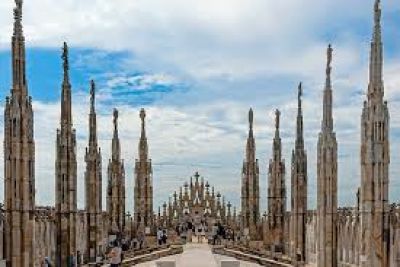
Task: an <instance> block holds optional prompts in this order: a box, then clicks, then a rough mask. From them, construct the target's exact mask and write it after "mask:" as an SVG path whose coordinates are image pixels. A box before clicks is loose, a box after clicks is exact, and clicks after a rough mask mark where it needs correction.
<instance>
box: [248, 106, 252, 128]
mask: <svg viewBox="0 0 400 267" xmlns="http://www.w3.org/2000/svg"><path fill="white" fill-rule="evenodd" d="M249 124H250V129H252V128H253V109H252V108H250V111H249Z"/></svg>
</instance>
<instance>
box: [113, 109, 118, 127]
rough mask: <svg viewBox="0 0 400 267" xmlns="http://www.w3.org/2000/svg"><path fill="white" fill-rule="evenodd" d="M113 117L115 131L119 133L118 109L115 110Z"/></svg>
mask: <svg viewBox="0 0 400 267" xmlns="http://www.w3.org/2000/svg"><path fill="white" fill-rule="evenodd" d="M113 117H114V120H113V122H114V131H115V132H117V131H118V109H116V108H114V112H113Z"/></svg>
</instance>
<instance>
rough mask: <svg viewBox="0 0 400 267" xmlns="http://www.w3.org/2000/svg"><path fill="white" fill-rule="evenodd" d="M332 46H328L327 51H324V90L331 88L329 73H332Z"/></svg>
mask: <svg viewBox="0 0 400 267" xmlns="http://www.w3.org/2000/svg"><path fill="white" fill-rule="evenodd" d="M332 52H333V49H332V46H331V44H329V46H328V49H327V51H326V56H327V60H326V82H325V85H326V89H327V90H328V89H330V88H331V72H332V66H331V64H332Z"/></svg>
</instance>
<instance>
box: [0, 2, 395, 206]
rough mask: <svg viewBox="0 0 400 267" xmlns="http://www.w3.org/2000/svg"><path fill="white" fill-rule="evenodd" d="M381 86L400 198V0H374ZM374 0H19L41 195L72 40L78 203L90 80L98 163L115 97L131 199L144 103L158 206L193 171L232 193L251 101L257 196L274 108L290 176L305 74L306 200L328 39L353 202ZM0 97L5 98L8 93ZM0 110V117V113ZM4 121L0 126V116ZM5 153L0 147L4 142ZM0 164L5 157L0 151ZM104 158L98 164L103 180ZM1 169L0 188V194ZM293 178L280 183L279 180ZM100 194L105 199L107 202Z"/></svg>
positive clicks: (1, 45) (5, 68)
mask: <svg viewBox="0 0 400 267" xmlns="http://www.w3.org/2000/svg"><path fill="white" fill-rule="evenodd" d="M13 2H14V1H12V0H7V1H2V2H1V3H0V13H1V14H2V15H1V16H0V99H3V100H4V99H5V96H6V95H7V94H8V93H9V89H10V77H11V72H10V36H11V33H12V8H13V5H14V3H13ZM382 2H383V3H382V4H383V27H384V42H385V84H386V98H387V99H388V101H389V104H390V110H391V152H392V154H391V158H392V162H391V166H390V174H391V175H390V179H391V184H390V199H391V201H393V202H394V201H396V202H399V201H400V194H399V192H400V178H399V174H400V173H399V172H400V158H399V156H398V155H397V153H396V148H397V147H398V146H399V143H400V116H399V115H398V114H396V112H395V111H396V110H398V109H399V108H400V75H399V73H400V32H399V31H398V29H396V26H397V27H398V25H400V16H399V14H400V13H399V11H400V2H399V1H397V0H384V1H382ZM372 9H373V0H368V1H366V0H351V1H348V0H347V1H345V0H338V1H329V0H307V1H306V0H301V1H298V0H285V1H272V0H249V1H242V0H219V1H213V0H204V1H198V0H186V1H181V0H169V1H161V0H138V1H129V0H115V1H112V2H110V1H107V0H96V1H90V3H89V2H88V1H79V0H60V1H58V3H57V5H54V1H52V0H40V1H39V0H32V1H26V3H25V4H24V26H25V28H24V29H25V36H26V40H27V61H28V63H27V64H28V81H29V92H30V94H31V95H32V97H33V99H34V107H35V130H36V131H35V135H36V149H37V152H36V159H37V164H36V168H37V169H36V183H37V184H36V188H37V203H38V204H40V205H52V203H53V202H54V190H53V188H54V150H55V136H56V135H55V134H56V128H57V126H58V120H59V109H60V108H59V95H60V83H61V77H62V73H61V59H60V54H61V46H62V42H63V41H67V42H68V43H69V45H70V61H71V79H72V85H73V90H74V97H73V101H74V103H73V104H74V106H73V112H74V125H75V127H76V128H77V135H78V160H79V162H78V164H79V165H78V181H79V201H78V202H79V206H80V207H83V200H84V195H83V192H84V190H83V185H84V183H83V173H84V167H85V166H84V162H83V154H84V148H85V146H86V144H87V119H88V118H87V113H88V95H87V92H88V84H89V82H88V81H89V80H90V79H95V80H96V82H97V84H98V88H99V93H98V101H97V108H98V116H99V135H100V141H99V142H100V145H101V147H102V152H103V154H102V156H103V169H104V170H105V169H106V168H107V162H108V158H109V157H110V147H111V136H112V135H111V131H112V127H111V125H112V108H113V107H117V108H119V109H120V114H121V116H120V117H121V119H120V128H121V130H120V137H121V142H122V153H123V158H124V159H125V165H126V172H127V173H126V176H127V194H128V195H127V197H128V203H127V205H128V207H127V208H128V210H131V209H132V206H133V205H132V200H133V193H132V191H133V168H132V167H133V164H134V159H135V158H136V155H137V142H138V138H139V126H140V124H139V117H138V112H139V110H140V108H141V107H145V108H146V109H147V112H148V137H149V145H150V155H151V158H152V159H153V164H154V190H155V206H158V205H160V204H161V203H162V202H163V201H165V200H167V199H168V196H169V195H170V194H172V193H173V191H174V190H177V189H178V187H179V186H180V185H182V184H183V183H184V181H186V180H188V179H189V176H190V175H192V174H193V173H194V172H195V171H197V170H198V171H200V173H201V174H202V175H203V176H204V177H205V179H208V180H209V181H210V183H211V184H213V185H215V187H216V190H217V191H221V193H223V194H225V195H226V196H227V199H228V200H231V201H232V202H233V203H234V204H235V205H236V206H238V205H239V201H240V200H239V192H240V191H239V189H240V180H241V166H242V161H243V158H244V148H245V142H246V137H247V127H248V126H247V122H248V120H247V112H248V109H249V108H250V107H253V109H254V112H255V137H256V144H257V157H258V158H259V161H260V168H261V174H260V184H261V186H262V190H261V202H262V208H263V209H265V208H266V184H267V173H266V171H267V164H268V161H269V158H270V156H271V148H272V144H271V142H272V138H273V127H274V119H273V111H274V109H275V108H279V109H281V111H282V133H281V134H282V137H283V148H284V157H285V159H286V163H287V164H286V168H287V170H288V173H287V175H286V180H287V186H288V189H290V185H289V180H290V166H289V163H290V151H291V149H292V148H293V144H294V133H295V123H294V119H295V112H296V88H297V84H298V82H299V81H303V83H304V91H305V96H304V116H305V139H306V148H307V151H308V157H309V159H308V162H309V165H308V169H309V192H310V196H309V204H310V206H311V207H314V206H315V197H316V175H315V171H316V140H317V135H318V131H319V127H320V119H321V106H322V89H323V84H324V81H325V77H324V75H325V69H324V68H325V60H326V55H325V53H326V47H327V45H328V43H332V45H333V48H334V60H333V68H334V69H333V84H334V105H335V107H334V108H335V110H334V117H335V118H334V120H335V129H336V132H337V138H338V143H339V202H340V205H354V203H355V201H356V198H355V192H356V190H357V186H358V185H359V183H360V176H359V169H360V167H359V122H360V113H361V107H362V101H363V100H364V95H365V91H366V88H367V82H368V81H367V78H368V53H369V42H370V38H371V30H372V21H373V14H372ZM3 100H2V102H0V105H1V106H3V105H4V101H3ZM0 123H3V119H0ZM0 129H1V130H0V131H2V130H3V129H2V126H1V128H0ZM0 157H2V155H0ZM0 169H1V170H0V171H2V169H3V166H2V161H0ZM106 180H107V177H106V172H105V171H104V172H103V184H104V186H103V187H104V188H103V189H104V190H105V184H106ZM2 186H3V182H2V180H1V183H0V189H1V190H0V199H2V198H3V189H2ZM289 191H290V190H289ZM104 207H105V206H104Z"/></svg>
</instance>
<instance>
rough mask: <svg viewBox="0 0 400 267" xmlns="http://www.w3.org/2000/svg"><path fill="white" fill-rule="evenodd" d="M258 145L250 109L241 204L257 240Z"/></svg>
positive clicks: (246, 222)
mask: <svg viewBox="0 0 400 267" xmlns="http://www.w3.org/2000/svg"><path fill="white" fill-rule="evenodd" d="M255 154H256V146H255V140H254V136H253V110H252V109H250V111H249V136H248V138H247V145H246V159H245V160H244V162H243V168H242V194H241V205H242V215H243V218H242V219H243V227H244V228H248V229H249V233H250V238H251V239H253V240H256V239H257V238H258V235H257V224H258V221H259V218H260V193H259V167H258V160H257V159H256V158H255Z"/></svg>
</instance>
